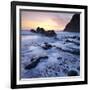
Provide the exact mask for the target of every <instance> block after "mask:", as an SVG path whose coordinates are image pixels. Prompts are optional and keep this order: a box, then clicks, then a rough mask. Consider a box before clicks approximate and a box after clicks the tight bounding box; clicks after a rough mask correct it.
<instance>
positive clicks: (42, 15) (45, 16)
mask: <svg viewBox="0 0 90 90" xmlns="http://www.w3.org/2000/svg"><path fill="white" fill-rule="evenodd" d="M71 17H72V14H65V13H53V12H52V13H49V12H34V11H22V12H21V30H30V29H35V30H36V28H37V27H41V28H44V29H45V30H59V31H60V30H64V28H65V26H66V24H67V23H68V22H69V21H70V19H71Z"/></svg>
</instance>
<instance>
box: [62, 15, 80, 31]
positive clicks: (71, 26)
mask: <svg viewBox="0 0 90 90" xmlns="http://www.w3.org/2000/svg"><path fill="white" fill-rule="evenodd" d="M64 31H68V32H80V14H75V15H74V16H73V17H72V19H71V21H70V22H69V23H68V24H67V25H66V27H65V29H64Z"/></svg>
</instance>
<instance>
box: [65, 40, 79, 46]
mask: <svg viewBox="0 0 90 90" xmlns="http://www.w3.org/2000/svg"><path fill="white" fill-rule="evenodd" d="M65 42H67V43H74V44H76V45H80V43H79V42H76V41H73V40H69V39H66V41H65Z"/></svg>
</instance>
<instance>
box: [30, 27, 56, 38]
mask: <svg viewBox="0 0 90 90" xmlns="http://www.w3.org/2000/svg"><path fill="white" fill-rule="evenodd" d="M31 32H33V33H38V34H42V35H44V36H48V37H53V36H56V33H55V31H54V30H48V31H45V29H44V28H40V27H37V29H36V30H34V29H31Z"/></svg>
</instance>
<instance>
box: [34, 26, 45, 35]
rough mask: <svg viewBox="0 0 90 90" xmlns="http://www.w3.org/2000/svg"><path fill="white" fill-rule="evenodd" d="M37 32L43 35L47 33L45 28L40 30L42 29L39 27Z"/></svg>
mask: <svg viewBox="0 0 90 90" xmlns="http://www.w3.org/2000/svg"><path fill="white" fill-rule="evenodd" d="M36 31H37V33H41V34H44V33H45V30H44V28H40V27H37V29H36Z"/></svg>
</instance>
